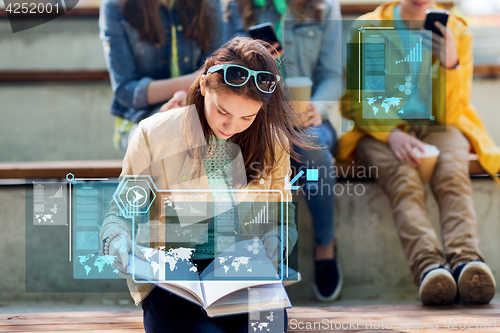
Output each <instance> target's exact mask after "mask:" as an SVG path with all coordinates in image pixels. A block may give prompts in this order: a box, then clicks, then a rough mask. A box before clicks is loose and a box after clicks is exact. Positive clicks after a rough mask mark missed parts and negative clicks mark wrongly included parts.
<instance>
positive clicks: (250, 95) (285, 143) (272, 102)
mask: <svg viewBox="0 0 500 333" xmlns="http://www.w3.org/2000/svg"><path fill="white" fill-rule="evenodd" d="M282 84H283V83H282V80H281V78H280V76H279V71H278V68H277V66H276V62H275V60H274V58H273V57H272V56H271V54H270V53H269V51H268V50H267V49H266V48H265V46H264V45H263V44H262V43H261V42H259V41H254V40H251V39H248V38H234V39H232V40H231V41H229V42H228V43H226V44H225V45H224V46H222V47H221V48H220V49H219V50H217V51H216V52H215V53H214V54H213V55H212V56H211V57H209V58H208V59H207V60H206V62H205V64H204V66H203V69H202V74H200V75H199V77H198V78H196V80H195V81H194V83H193V84H192V85H191V87H190V89H189V92H188V96H187V104H188V106H187V107H184V108H179V109H173V110H170V111H169V112H165V113H159V114H156V115H153V116H152V117H149V118H148V119H145V120H143V121H141V122H140V123H139V126H138V129H137V131H136V132H135V134H134V135H133V137H132V139H131V141H130V145H129V147H128V150H127V153H126V155H125V159H124V162H123V169H122V174H121V177H122V179H123V178H125V177H130V176H131V175H134V176H142V177H144V176H149V177H150V178H151V179H152V181H153V182H154V183H155V185H156V186H157V188H158V189H159V191H158V192H162V191H172V192H173V190H185V191H192V192H193V193H194V192H195V191H198V190H208V195H209V196H210V197H211V199H212V200H211V201H212V203H213V218H212V219H211V222H210V223H209V225H208V228H207V231H206V234H207V235H206V238H205V241H203V242H202V243H199V244H196V245H195V246H194V249H193V255H192V257H191V259H192V260H193V262H194V263H195V264H196V265H197V267H198V269H201V267H203V266H207V263H210V262H211V261H213V260H214V258H216V257H217V256H218V255H219V254H220V252H221V251H223V250H224V249H221V246H220V243H218V242H219V241H220V239H222V237H223V235H222V234H223V233H224V232H227V231H228V230H229V234H231V233H232V234H233V236H234V238H233V243H234V242H237V241H238V240H239V239H238V235H241V233H240V232H238V230H242V229H245V230H248V226H245V227H244V226H243V223H242V221H241V219H239V218H238V217H237V215H238V214H237V213H235V212H236V210H235V202H238V200H239V199H238V198H237V196H238V194H237V193H239V192H235V191H233V190H237V189H239V190H242V189H243V190H248V191H257V192H259V193H260V194H259V198H258V201H264V202H265V201H266V200H270V201H271V199H270V195H266V194H265V193H266V191H269V192H272V191H275V192H279V193H281V195H282V199H280V200H282V202H283V203H284V206H287V207H286V211H287V215H284V216H283V218H281V219H278V224H277V225H276V227H274V228H269V229H268V230H267V232H266V233H263V234H262V235H261V237H260V240H259V243H260V241H261V242H262V243H261V244H263V247H264V251H265V253H266V256H267V257H268V258H269V259H270V260H271V261H272V262H273V264H274V265H275V266H276V265H278V263H280V261H281V260H282V258H286V256H287V255H288V254H289V253H290V252H291V251H292V249H293V246H294V245H295V242H296V240H297V230H296V225H295V219H294V210H293V205H292V204H291V203H290V202H289V201H290V198H291V193H290V189H289V186H286V185H285V183H286V180H287V179H289V178H288V177H289V172H290V156H292V157H294V158H296V157H297V156H296V154H295V152H294V151H293V149H292V147H293V146H304V145H305V143H306V142H307V140H306V139H305V136H304V135H303V134H302V132H301V130H300V129H297V128H300V126H298V124H300V119H299V118H298V116H297V115H296V113H295V112H294V111H293V110H292V109H291V107H290V106H289V105H288V103H287V102H286V101H285V98H284V96H283V87H282ZM234 147H237V148H238V149H237V150H235V149H233V148H234ZM197 193H198V192H197ZM198 196H199V197H200V196H201V195H198ZM167 201H168V200H167V199H165V198H163V197H161V198H156V200H154V201H153V202H152V204H151V208H150V211H149V214H150V216H149V219H150V221H151V223H152V222H153V221H155V220H158V222H159V223H160V228H161V226H162V225H165V224H167V223H166V222H167V221H166V217H165V216H162V215H165V209H167V208H168V206H166V205H167V204H166V202H167ZM162 205H163V207H162ZM165 207H167V208H165ZM246 224H248V223H246ZM135 227H136V226H134V225H133V223H131V221H130V220H129V219H127V218H124V217H123V216H120V211H119V209H118V208H117V206H116V205H115V204H113V203H112V209H111V211H110V213H109V214H108V215H107V216H106V219H105V221H104V224H103V227H102V229H101V239H102V240H103V247H104V253H105V254H108V255H110V256H114V257H116V260H115V262H114V266H115V267H116V268H117V269H118V270H120V272H121V273H126V272H127V265H128V264H129V254H130V253H133V252H134V253H135V254H136V256H141V252H140V250H139V249H138V248H137V244H136V242H135V241H133V240H132V239H133V238H134V237H133V236H134V232H133V231H134V228H135ZM164 230H167V231H168V230H169V229H168V228H167V229H164ZM231 230H232V231H231ZM282 230H284V232H283V231H282ZM167 239H168V232H167ZM117 244H118V246H116V245H117ZM149 245H150V246H151V247H155V246H157V247H158V248H161V245H163V248H164V247H165V240H164V239H163V243H162V240H161V239H158V240H157V241H156V240H153V238H151V240H150V244H149ZM134 249H135V251H133V250H134ZM127 283H128V286H129V289H130V292H131V294H132V297H133V298H134V300H135V302H136V305H139V304H142V308H143V310H144V327H145V330H146V332H148V333H149V332H160V331H161V332H247V331H248V330H249V328H251V327H252V325H264V326H265V327H266V331H267V329H270V330H269V331H270V332H284V331H286V326H287V325H286V322H287V318H286V311H285V310H278V311H272V312H271V311H267V313H266V312H257V313H254V312H252V311H248V312H250V313H248V312H246V313H243V314H238V315H229V316H224V317H216V318H211V317H209V316H207V314H206V313H205V312H204V310H203V309H202V308H201V307H200V306H198V305H196V304H194V303H192V302H189V301H187V300H185V299H184V298H181V297H179V296H177V295H176V294H174V293H171V292H169V291H166V290H164V289H162V288H159V287H157V286H155V285H153V284H150V283H136V282H135V281H134V280H133V279H130V276H129V279H128V280H127ZM249 309H250V307H249ZM256 318H257V319H256ZM253 319H256V320H257V321H255V320H254V321H252V320H253ZM259 321H260V322H259ZM266 323H267V324H266ZM264 326H263V327H264Z"/></svg>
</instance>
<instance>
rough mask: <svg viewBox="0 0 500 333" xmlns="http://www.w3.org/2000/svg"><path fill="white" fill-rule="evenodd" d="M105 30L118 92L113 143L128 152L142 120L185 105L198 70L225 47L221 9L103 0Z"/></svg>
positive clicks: (213, 0)
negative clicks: (223, 43)
mask: <svg viewBox="0 0 500 333" xmlns="http://www.w3.org/2000/svg"><path fill="white" fill-rule="evenodd" d="M99 27H100V36H101V40H102V42H103V47H104V55H105V59H106V66H107V68H108V71H109V76H110V79H111V87H112V89H113V101H112V105H111V113H112V114H113V115H115V116H116V122H115V133H114V140H113V141H114V144H115V147H116V148H118V149H120V150H121V151H123V152H125V150H126V149H127V146H128V140H129V137H130V136H131V135H132V133H133V132H134V130H135V128H136V127H137V123H138V122H139V121H141V120H142V119H144V118H146V117H148V116H150V115H152V114H153V113H156V112H158V111H160V108H161V111H166V110H168V109H171V108H173V107H179V106H183V105H184V104H185V101H186V94H187V89H188V88H189V86H190V84H191V82H192V81H193V80H194V79H195V78H196V77H197V75H198V74H199V73H196V70H197V69H198V68H199V67H200V66H201V65H202V64H203V63H204V61H205V59H206V58H207V56H208V55H209V54H210V53H211V52H212V51H214V50H215V49H216V48H217V47H218V46H219V44H220V41H221V37H220V36H221V33H222V20H221V11H220V4H219V2H218V0H182V1H177V0H103V1H102V3H101V6H100V17H99ZM167 101H168V103H166V102H167ZM165 103H166V104H165Z"/></svg>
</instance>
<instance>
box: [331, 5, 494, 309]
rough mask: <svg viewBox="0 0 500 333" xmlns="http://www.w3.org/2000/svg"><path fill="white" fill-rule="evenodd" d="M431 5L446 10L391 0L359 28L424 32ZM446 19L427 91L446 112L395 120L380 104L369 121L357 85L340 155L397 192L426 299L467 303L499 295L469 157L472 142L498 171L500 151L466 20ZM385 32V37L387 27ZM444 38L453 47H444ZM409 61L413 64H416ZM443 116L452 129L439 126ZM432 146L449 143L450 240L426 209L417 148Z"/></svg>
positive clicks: (441, 176) (410, 257) (445, 197)
mask: <svg viewBox="0 0 500 333" xmlns="http://www.w3.org/2000/svg"><path fill="white" fill-rule="evenodd" d="M431 8H435V9H442V7H440V6H439V5H436V4H435V0H418V1H416V0H401V1H396V2H390V3H386V4H382V5H380V6H379V7H378V8H377V9H376V10H375V11H373V12H371V13H368V14H366V15H363V16H361V17H360V18H359V19H358V20H357V22H358V21H359V22H362V23H363V24H364V27H363V28H361V26H360V27H359V31H360V32H359V33H356V34H354V36H356V38H358V36H361V31H373V30H369V29H370V28H369V27H368V26H370V25H372V29H373V26H377V25H379V26H388V25H391V24H392V26H395V28H396V30H397V29H398V27H397V25H398V24H399V25H401V24H404V25H406V29H409V30H408V31H412V30H418V29H420V28H422V27H423V23H424V21H425V18H426V10H428V9H431ZM359 24H360V25H361V23H359ZM367 27H368V29H367ZM436 27H437V28H438V29H439V30H440V31H441V33H442V34H443V36H444V37H440V36H438V35H437V34H434V36H433V37H432V39H433V44H432V46H433V47H434V49H432V53H433V55H432V65H431V67H430V69H431V72H430V73H429V74H430V75H432V90H433V94H432V95H433V96H432V98H431V99H432V100H431V101H430V104H428V103H425V97H422V96H420V97H417V99H419V98H420V99H421V100H422V101H423V103H420V108H422V105H424V109H425V106H428V105H431V108H432V109H433V110H430V111H431V112H432V114H438V113H440V115H437V116H436V119H434V118H432V117H431V118H430V119H427V121H423V120H419V121H417V122H412V121H409V120H408V119H405V118H404V117H402V116H401V117H395V118H396V119H388V118H391V117H389V115H386V114H384V112H383V111H380V113H381V114H380V117H379V118H378V119H370V120H368V121H367V120H366V119H363V113H362V112H363V111H362V110H360V105H362V103H359V104H358V103H354V102H349V101H354V99H356V100H357V97H356V98H354V97H355V96H358V94H360V91H359V90H347V92H346V94H345V96H344V98H343V114H344V116H345V117H348V118H350V119H352V120H353V121H354V123H355V128H354V130H353V131H351V132H349V133H346V134H345V135H344V136H343V137H342V138H341V140H340V142H339V146H338V148H337V154H336V157H337V159H338V160H339V161H342V160H344V161H346V160H352V159H356V161H357V162H359V163H360V164H363V165H371V166H376V167H377V169H378V175H377V177H376V181H377V183H378V184H380V185H381V187H382V188H383V189H384V191H385V192H386V193H387V194H388V196H389V200H390V204H391V207H392V210H393V214H394V219H395V224H396V228H397V231H398V234H399V237H400V240H401V244H402V246H403V249H404V251H405V254H406V257H407V261H408V265H409V267H410V270H411V272H412V275H413V279H414V282H415V283H416V284H417V285H419V297H420V300H421V302H422V303H423V304H424V305H439V304H449V303H452V302H453V301H458V300H459V299H461V300H462V301H463V302H467V303H478V304H481V303H489V302H490V301H491V299H492V298H493V296H494V294H495V287H496V286H495V280H494V277H493V274H492V272H491V270H490V269H489V267H488V266H487V265H486V264H485V263H484V257H483V255H482V254H481V252H480V249H479V235H478V232H477V220H476V214H475V211H474V206H473V202H472V188H471V183H470V179H469V173H468V163H469V160H468V158H469V153H470V151H471V148H472V150H473V151H474V152H475V153H476V154H478V156H479V162H480V163H481V165H482V167H483V168H484V169H485V170H486V171H487V172H488V173H489V174H490V175H496V174H497V173H498V172H499V171H500V149H499V148H498V147H497V146H496V145H495V143H494V142H493V140H492V139H491V137H490V136H489V134H488V133H487V131H486V129H485V127H484V125H483V124H482V122H481V120H480V119H479V117H478V115H477V114H476V112H475V110H474V109H473V107H472V106H471V104H470V101H469V97H470V90H471V84H472V72H473V62H472V35H471V33H470V32H469V30H468V29H467V26H466V22H465V21H463V20H462V19H461V18H459V17H458V16H455V15H450V16H449V19H448V23H447V26H446V27H445V26H443V25H442V24H439V23H436ZM364 29H366V30H364ZM379 31H384V30H379ZM380 35H381V36H383V35H384V34H383V32H382V33H381V34H380ZM354 36H353V40H354V39H356V38H355V37H354ZM437 45H442V46H443V47H442V48H441V50H439V48H436V46H437ZM424 47H425V45H424ZM386 49H387V48H386ZM429 51H430V45H429ZM409 66H410V70H411V66H415V65H414V64H413V65H409ZM413 68H414V67H413ZM348 73H349V71H348ZM413 73H415V72H413ZM348 75H349V74H348ZM419 83H420V81H419ZM387 88H388V89H392V88H390V87H389V86H387ZM419 88H422V84H420V87H419ZM348 89H349V87H348ZM440 90H441V92H440V93H436V92H439V91H440ZM386 93H387V90H386ZM354 94H355V95H354ZM378 94H379V95H381V94H383V93H378ZM359 96H361V95H359ZM406 105H407V104H405V106H406ZM373 111H375V110H373ZM386 111H387V110H386ZM424 111H425V110H424ZM427 111H429V110H427ZM391 112H393V111H391ZM396 113H398V112H396ZM399 113H403V111H402V110H401V112H399ZM436 123H437V124H438V125H441V126H442V127H444V128H445V130H438V131H436V130H435V126H436ZM415 124H418V125H419V126H414V125H415ZM424 144H430V145H434V146H436V147H437V148H438V149H439V150H440V155H439V158H438V161H437V163H436V168H435V170H434V173H433V176H432V178H431V180H430V186H431V189H432V191H433V193H434V195H435V197H436V199H437V201H438V204H439V208H440V213H441V229H442V230H441V231H442V237H443V242H444V244H443V245H444V246H443V245H442V244H441V242H440V241H439V239H438V237H437V235H436V232H435V230H434V228H433V227H432V225H431V222H430V220H429V217H428V213H427V211H426V209H425V200H424V199H425V186H424V183H423V181H422V179H421V177H420V174H419V172H418V170H417V168H416V167H417V166H418V164H419V163H420V160H419V158H418V157H417V155H418V154H417V153H416V152H418V150H420V151H423V149H424ZM495 179H496V180H497V181H498V179H497V178H495Z"/></svg>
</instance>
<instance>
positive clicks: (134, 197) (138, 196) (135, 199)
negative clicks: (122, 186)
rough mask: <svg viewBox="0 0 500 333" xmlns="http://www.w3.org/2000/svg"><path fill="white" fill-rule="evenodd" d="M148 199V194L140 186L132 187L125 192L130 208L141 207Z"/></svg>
mask: <svg viewBox="0 0 500 333" xmlns="http://www.w3.org/2000/svg"><path fill="white" fill-rule="evenodd" d="M147 199H148V194H147V193H146V190H144V189H143V188H142V187H140V186H134V187H131V188H129V190H128V191H127V202H128V203H129V205H131V206H132V207H141V206H143V205H144V204H145V203H146V202H147Z"/></svg>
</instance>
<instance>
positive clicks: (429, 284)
mask: <svg viewBox="0 0 500 333" xmlns="http://www.w3.org/2000/svg"><path fill="white" fill-rule="evenodd" d="M456 295H457V284H456V283H455V279H454V278H453V275H451V273H450V272H448V271H447V270H446V269H442V268H441V269H435V270H433V271H430V272H429V274H427V276H426V277H425V279H424V280H423V281H422V284H421V285H420V288H419V291H418V296H419V298H420V301H421V302H422V304H423V305H445V304H451V303H452V302H453V300H454V299H455V296H456Z"/></svg>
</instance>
